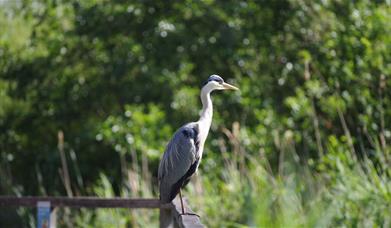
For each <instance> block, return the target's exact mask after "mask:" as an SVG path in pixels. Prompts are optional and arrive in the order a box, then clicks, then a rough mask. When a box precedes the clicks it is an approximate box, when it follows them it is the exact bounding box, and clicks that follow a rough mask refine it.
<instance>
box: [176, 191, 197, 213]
mask: <svg viewBox="0 0 391 228" xmlns="http://www.w3.org/2000/svg"><path fill="white" fill-rule="evenodd" d="M179 198H180V200H181V207H182V214H181V215H195V216H197V217H198V218H200V216H199V215H197V214H195V213H189V212H187V213H185V208H184V207H183V199H182V192H181V189H179Z"/></svg>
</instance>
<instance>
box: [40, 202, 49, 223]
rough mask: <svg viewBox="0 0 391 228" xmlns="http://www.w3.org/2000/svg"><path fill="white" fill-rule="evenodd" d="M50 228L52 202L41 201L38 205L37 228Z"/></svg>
mask: <svg viewBox="0 0 391 228" xmlns="http://www.w3.org/2000/svg"><path fill="white" fill-rule="evenodd" d="M49 227H50V202H49V201H40V202H38V203H37V228H49Z"/></svg>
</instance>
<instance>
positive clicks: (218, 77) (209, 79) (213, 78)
mask: <svg viewBox="0 0 391 228" xmlns="http://www.w3.org/2000/svg"><path fill="white" fill-rule="evenodd" d="M210 81H215V82H218V83H220V84H221V83H223V82H224V80H223V79H222V78H221V77H220V76H218V75H216V74H214V75H211V76H210V77H209V78H208V80H207V81H206V82H204V84H203V85H202V86H204V85H206V84H208V83H209V82H210Z"/></svg>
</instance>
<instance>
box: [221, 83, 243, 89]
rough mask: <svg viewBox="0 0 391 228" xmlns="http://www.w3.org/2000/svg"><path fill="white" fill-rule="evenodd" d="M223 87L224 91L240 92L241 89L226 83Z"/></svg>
mask: <svg viewBox="0 0 391 228" xmlns="http://www.w3.org/2000/svg"><path fill="white" fill-rule="evenodd" d="M223 87H224V89H232V90H239V88H237V87H235V86H233V85H230V84H228V83H225V82H224V83H223Z"/></svg>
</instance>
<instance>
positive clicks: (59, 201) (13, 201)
mask: <svg viewBox="0 0 391 228" xmlns="http://www.w3.org/2000/svg"><path fill="white" fill-rule="evenodd" d="M38 201H50V203H51V205H52V207H77V208H79V207H88V208H161V207H163V208H170V205H163V206H161V205H160V202H159V200H158V199H129V198H120V197H117V198H104V199H102V198H99V197H73V198H68V197H62V196H60V197H36V196H24V197H17V196H0V207H11V206H12V207H35V206H36V204H37V202H38Z"/></svg>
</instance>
